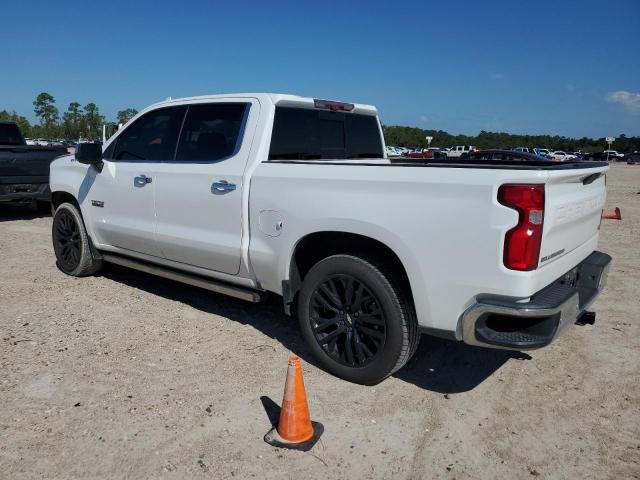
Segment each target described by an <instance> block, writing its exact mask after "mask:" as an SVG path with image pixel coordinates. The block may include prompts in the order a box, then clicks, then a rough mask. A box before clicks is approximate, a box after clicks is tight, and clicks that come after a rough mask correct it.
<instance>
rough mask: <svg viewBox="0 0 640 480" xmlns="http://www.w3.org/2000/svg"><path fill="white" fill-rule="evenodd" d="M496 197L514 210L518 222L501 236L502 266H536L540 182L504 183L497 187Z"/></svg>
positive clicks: (539, 238)
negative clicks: (529, 183)
mask: <svg viewBox="0 0 640 480" xmlns="http://www.w3.org/2000/svg"><path fill="white" fill-rule="evenodd" d="M498 201H499V202H500V203H501V204H502V205H504V206H506V207H510V208H513V209H514V210H517V211H518V215H519V218H518V225H516V226H515V227H513V228H512V229H511V230H509V231H508V232H507V234H506V235H505V238H504V266H505V267H507V268H510V269H511V270H522V271H529V270H535V269H536V268H537V267H538V259H539V257H540V245H541V243H542V226H543V222H544V185H542V184H532V185H522V184H506V185H502V186H501V187H500V188H499V189H498Z"/></svg>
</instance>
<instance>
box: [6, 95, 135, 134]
mask: <svg viewBox="0 0 640 480" xmlns="http://www.w3.org/2000/svg"><path fill="white" fill-rule="evenodd" d="M33 113H34V114H35V116H36V118H37V119H38V122H37V123H35V124H31V122H29V120H28V119H27V118H26V117H25V116H23V115H20V114H18V113H17V112H15V111H12V112H9V111H7V110H2V111H0V120H8V121H13V122H16V123H17V124H18V127H20V130H21V131H22V134H23V135H24V136H25V137H27V138H48V139H53V138H64V139H69V140H77V139H78V138H80V137H84V138H88V139H99V138H101V136H102V125H105V124H107V125H109V126H110V127H111V130H113V128H112V127H113V126H115V125H116V124H118V123H122V122H125V121H127V120H130V119H131V118H132V117H134V116H135V115H136V114H137V113H138V111H137V110H136V109H135V108H125V109H123V110H120V111H119V112H118V113H117V115H116V120H115V121H107V120H106V118H105V116H104V115H102V114H101V113H100V109H99V108H98V106H97V105H96V104H95V103H93V102H89V103H87V104H86V105H84V106H82V104H81V103H80V102H71V103H69V106H68V107H67V110H66V111H64V112H63V113H62V115H60V110H59V109H58V107H57V106H56V100H55V98H54V97H53V95H51V94H49V93H47V92H42V93H40V94H39V95H38V96H37V97H36V99H35V100H34V101H33Z"/></svg>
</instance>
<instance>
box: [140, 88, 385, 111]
mask: <svg viewBox="0 0 640 480" xmlns="http://www.w3.org/2000/svg"><path fill="white" fill-rule="evenodd" d="M233 98H238V99H240V98H255V99H257V100H258V101H259V102H260V103H267V104H272V105H274V106H288V107H298V108H315V105H316V102H317V101H318V99H317V98H311V97H301V96H298V95H289V94H284V93H224V94H215V95H199V96H195V97H183V98H171V97H169V98H167V99H166V100H163V101H161V102H157V103H154V104H153V105H150V106H149V107H147V108H145V110H149V109H151V108H154V109H155V108H159V107H163V106H170V105H180V104H185V103H203V102H206V101H207V100H220V99H233ZM323 101H326V102H331V103H336V104H345V105H353V109H352V110H351V112H353V113H360V114H365V115H377V114H378V110H377V109H376V107H374V106H373V105H367V104H363V103H345V102H340V101H337V100H323Z"/></svg>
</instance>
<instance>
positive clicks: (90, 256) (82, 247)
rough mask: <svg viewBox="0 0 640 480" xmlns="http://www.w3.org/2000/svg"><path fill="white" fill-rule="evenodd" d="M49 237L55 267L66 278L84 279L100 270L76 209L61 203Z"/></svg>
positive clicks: (98, 260) (73, 206) (99, 263)
mask: <svg viewBox="0 0 640 480" xmlns="http://www.w3.org/2000/svg"><path fill="white" fill-rule="evenodd" d="M51 236H52V240H53V250H54V252H55V254H56V265H57V267H58V268H59V269H60V270H62V271H63V272H64V273H66V274H67V275H71V276H74V277H86V276H88V275H93V274H95V273H97V272H98V271H99V270H100V269H101V268H102V264H103V262H102V259H100V258H97V256H96V254H95V252H94V249H93V246H92V245H91V241H90V239H89V236H88V235H87V230H86V229H85V226H84V222H83V220H82V215H81V214H80V211H79V209H78V207H77V206H76V205H74V204H72V203H63V204H61V205H60V206H59V207H58V208H57V209H56V212H55V214H54V216H53V226H52V234H51Z"/></svg>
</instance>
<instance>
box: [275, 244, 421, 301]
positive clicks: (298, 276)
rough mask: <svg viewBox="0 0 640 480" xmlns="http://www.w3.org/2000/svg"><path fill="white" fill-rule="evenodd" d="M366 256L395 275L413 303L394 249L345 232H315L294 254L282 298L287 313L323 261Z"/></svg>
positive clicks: (297, 246)
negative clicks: (343, 256)
mask: <svg viewBox="0 0 640 480" xmlns="http://www.w3.org/2000/svg"><path fill="white" fill-rule="evenodd" d="M341 253H342V254H351V255H358V256H364V257H366V258H367V259H369V260H371V261H373V262H375V263H376V264H378V265H379V266H380V267H382V268H384V269H385V270H386V271H387V272H389V273H390V274H391V275H393V278H394V279H395V281H397V282H400V284H401V285H400V286H401V287H402V289H403V290H404V291H406V292H408V297H409V298H408V300H409V301H411V302H412V301H413V295H412V293H411V284H410V282H409V277H408V276H407V272H406V270H405V268H404V265H403V264H402V261H401V260H400V259H399V258H398V256H397V255H396V254H395V252H394V251H393V250H391V248H389V247H388V246H387V245H385V244H384V243H382V242H380V241H378V240H374V239H373V238H370V237H366V236H364V235H358V234H355V233H346V232H316V233H312V234H310V235H307V236H306V237H304V238H302V239H301V240H300V241H299V242H298V244H297V245H296V248H295V250H294V252H293V258H292V259H291V266H290V271H289V281H288V282H285V285H284V288H283V297H284V305H285V311H286V312H287V313H290V311H291V306H292V305H293V306H295V298H296V296H297V294H298V292H299V291H300V287H301V285H302V281H303V280H304V277H305V276H306V275H307V273H308V272H309V270H311V267H313V266H314V265H315V264H316V263H318V262H319V261H320V260H322V259H324V258H327V257H330V256H331V255H337V254H341Z"/></svg>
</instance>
